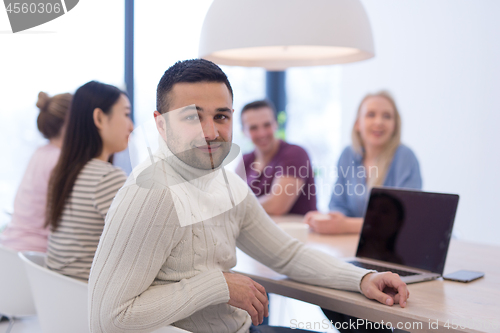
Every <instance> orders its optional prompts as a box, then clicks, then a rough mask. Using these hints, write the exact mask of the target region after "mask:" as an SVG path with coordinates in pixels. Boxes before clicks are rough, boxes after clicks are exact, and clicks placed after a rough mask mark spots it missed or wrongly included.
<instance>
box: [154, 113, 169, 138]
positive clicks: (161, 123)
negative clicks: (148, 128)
mask: <svg viewBox="0 0 500 333" xmlns="http://www.w3.org/2000/svg"><path fill="white" fill-rule="evenodd" d="M153 115H154V117H155V123H156V129H157V130H158V133H160V136H161V137H162V138H163V139H164V140H165V141H167V124H166V121H165V115H164V114H161V113H160V112H158V111H155V112H154V113H153Z"/></svg>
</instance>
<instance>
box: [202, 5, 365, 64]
mask: <svg viewBox="0 0 500 333" xmlns="http://www.w3.org/2000/svg"><path fill="white" fill-rule="evenodd" d="M198 55H199V57H200V58H204V59H207V60H211V61H213V62H215V63H217V64H221V65H233V66H249V67H264V68H266V69H268V70H283V69H286V68H288V67H294V66H316V65H330V64H341V63H348V62H355V61H360V60H365V59H368V58H371V57H373V56H374V46H373V36H372V31H371V27H370V22H369V20H368V16H367V15H366V12H365V10H364V8H363V5H362V4H361V2H360V1H359V0H214V2H213V3H212V5H211V6H210V8H209V10H208V12H207V15H206V17H205V21H204V22H203V28H202V31H201V36H200V44H199V51H198Z"/></svg>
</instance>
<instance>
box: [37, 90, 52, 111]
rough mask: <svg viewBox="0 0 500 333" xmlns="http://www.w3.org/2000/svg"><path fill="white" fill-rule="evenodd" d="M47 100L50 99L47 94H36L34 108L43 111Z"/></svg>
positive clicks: (41, 92)
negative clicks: (36, 99)
mask: <svg viewBox="0 0 500 333" xmlns="http://www.w3.org/2000/svg"><path fill="white" fill-rule="evenodd" d="M49 99H50V97H49V95H47V93H44V92H43V91H40V92H39V93H38V101H37V102H36V106H37V107H38V108H39V109H40V110H43V109H44V108H45V107H46V106H47V103H48V101H49Z"/></svg>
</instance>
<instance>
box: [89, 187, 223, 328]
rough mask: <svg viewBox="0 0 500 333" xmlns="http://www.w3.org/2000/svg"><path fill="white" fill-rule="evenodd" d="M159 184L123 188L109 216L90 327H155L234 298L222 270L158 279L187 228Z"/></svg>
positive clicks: (96, 267)
mask: <svg viewBox="0 0 500 333" xmlns="http://www.w3.org/2000/svg"><path fill="white" fill-rule="evenodd" d="M174 207H175V206H174V204H173V200H172V196H171V193H170V192H169V190H168V189H167V188H165V187H161V186H160V185H151V187H150V188H145V187H142V186H137V185H135V184H134V185H130V186H126V187H123V188H122V189H121V190H120V191H119V192H118V194H117V196H116V199H115V200H114V201H113V204H112V205H111V208H110V210H109V213H108V215H107V219H106V224H105V228H104V232H103V235H102V237H101V241H100V243H99V247H98V249H97V252H96V255H95V258H94V263H93V267H92V271H91V275H90V279H89V307H90V308H89V309H90V311H89V312H90V314H89V320H90V327H91V332H96V333H97V332H99V333H101V332H105V333H115V332H116V333H118V332H152V331H154V330H156V329H158V328H160V327H163V326H167V325H169V324H171V323H173V322H175V321H178V320H180V319H182V318H185V317H188V316H190V315H191V314H193V313H194V312H196V311H198V310H200V309H202V308H205V307H207V306H209V305H213V304H219V303H225V302H227V301H228V300H229V290H228V287H227V284H226V280H225V278H224V276H223V274H222V272H221V271H220V270H209V271H205V272H201V273H199V274H197V275H195V276H193V277H191V278H181V279H179V281H172V282H171V283H164V284H154V281H155V277H156V276H157V275H158V274H159V272H160V271H161V269H162V266H163V264H164V263H165V261H166V260H167V258H168V257H169V256H170V254H171V251H172V249H173V248H174V247H175V245H176V244H178V243H179V242H180V241H181V239H182V237H183V235H184V233H185V232H187V230H189V229H187V228H182V227H180V226H179V222H178V218H177V214H176V213H175V209H174Z"/></svg>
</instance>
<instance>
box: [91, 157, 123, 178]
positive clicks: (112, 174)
mask: <svg viewBox="0 0 500 333" xmlns="http://www.w3.org/2000/svg"><path fill="white" fill-rule="evenodd" d="M82 172H83V173H86V174H91V175H93V176H94V177H96V178H100V181H103V180H105V179H109V178H118V177H119V178H123V179H124V181H125V179H126V178H127V175H126V174H125V172H124V171H123V170H122V169H121V168H120V167H117V166H115V165H113V164H111V163H109V162H105V161H101V160H98V159H96V158H93V159H91V160H90V161H88V162H87V164H85V166H84V167H83V169H82Z"/></svg>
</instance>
